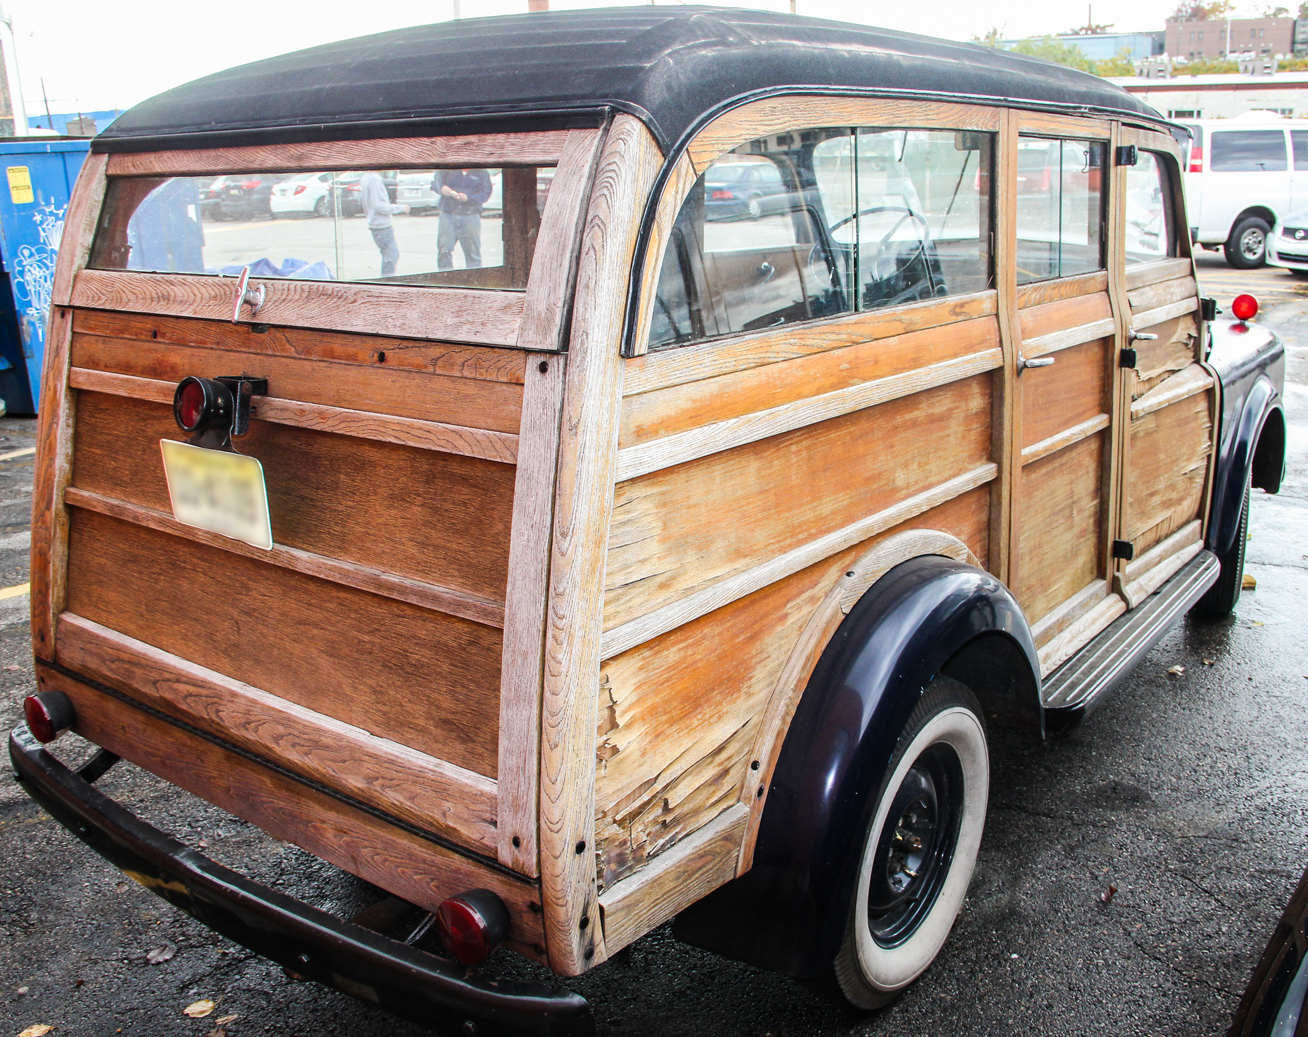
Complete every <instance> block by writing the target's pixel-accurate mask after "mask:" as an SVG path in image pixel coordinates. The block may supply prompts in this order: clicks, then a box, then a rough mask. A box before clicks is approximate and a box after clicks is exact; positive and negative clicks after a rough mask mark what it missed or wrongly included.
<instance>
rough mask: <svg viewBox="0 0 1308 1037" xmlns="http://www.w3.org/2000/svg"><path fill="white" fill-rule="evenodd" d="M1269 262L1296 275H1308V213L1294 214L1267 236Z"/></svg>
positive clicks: (1281, 220) (1283, 220)
mask: <svg viewBox="0 0 1308 1037" xmlns="http://www.w3.org/2000/svg"><path fill="white" fill-rule="evenodd" d="M1267 262H1268V263H1269V264H1271V265H1272V266H1283V267H1287V268H1289V269H1290V270H1292V271H1294V272H1295V273H1296V274H1299V275H1304V274H1308V211H1305V210H1300V211H1298V212H1292V213H1290V215H1288V216H1284V217H1282V218H1281V219H1280V220H1278V221H1277V223H1276V226H1275V227H1273V228H1272V232H1271V233H1270V234H1269V235H1267Z"/></svg>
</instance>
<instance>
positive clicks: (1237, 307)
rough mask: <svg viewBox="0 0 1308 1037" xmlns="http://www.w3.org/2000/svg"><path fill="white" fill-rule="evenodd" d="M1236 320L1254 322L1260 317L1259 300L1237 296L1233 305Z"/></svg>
mask: <svg viewBox="0 0 1308 1037" xmlns="http://www.w3.org/2000/svg"><path fill="white" fill-rule="evenodd" d="M1231 313H1232V314H1234V316H1235V319H1236V320H1253V319H1254V318H1255V317H1256V316H1258V300H1257V299H1255V298H1254V297H1253V296H1252V295H1237V296H1236V297H1235V299H1234V300H1233V301H1232V303H1231Z"/></svg>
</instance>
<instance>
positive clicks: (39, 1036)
mask: <svg viewBox="0 0 1308 1037" xmlns="http://www.w3.org/2000/svg"><path fill="white" fill-rule="evenodd" d="M53 1029H54V1027H53V1026H46V1025H45V1023H37V1024H36V1025H35V1026H29V1027H28V1028H27V1029H26V1030H24V1031H23V1032H22V1033H20V1034H19V1035H18V1037H45V1035H46V1034H47V1033H49V1032H50V1031H51V1030H53Z"/></svg>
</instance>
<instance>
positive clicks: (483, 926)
mask: <svg viewBox="0 0 1308 1037" xmlns="http://www.w3.org/2000/svg"><path fill="white" fill-rule="evenodd" d="M436 930H437V932H438V933H440V938H441V943H443V944H444V945H445V949H446V950H447V951H449V953H450V954H451V955H453V957H454V958H455V960H457V961H458V962H459V963H460V964H461V965H480V964H481V963H482V962H483V961H485V960H486V959H487V958H489V957H490V953H491V951H493V950H495V948H496V947H498V946H499V945H500V944H501V943H502V942H503V941H504V936H505V934H506V933H507V932H508V931H509V911H508V908H506V907H505V906H504V901H502V900H501V899H500V898H499V897H497V896H496V895H495V894H494V893H492V892H491V891H490V890H488V889H470V890H468V891H467V892H466V893H460V894H459V895H458V896H456V897H450V899H449V900H447V901H445V902H444V903H443V904H441V906H440V907H438V908H437V909H436Z"/></svg>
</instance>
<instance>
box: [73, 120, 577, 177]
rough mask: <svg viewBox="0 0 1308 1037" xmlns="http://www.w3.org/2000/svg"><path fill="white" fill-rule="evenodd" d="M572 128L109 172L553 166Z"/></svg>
mask: <svg viewBox="0 0 1308 1037" xmlns="http://www.w3.org/2000/svg"><path fill="white" fill-rule="evenodd" d="M569 132H576V131H568V130H541V131H535V132H531V133H494V134H477V135H468V136H456V137H396V138H391V139H386V140H337V141H305V142H299V143H285V144H277V145H275V146H274V145H265V144H254V145H247V146H245V147H236V148H202V149H196V150H194V151H150V152H143V153H141V154H117V155H111V156H110V157H109V175H110V176H183V175H187V174H191V175H202V174H206V173H213V174H215V175H217V174H219V173H253V172H266V173H276V172H288V173H295V172H310V171H317V170H323V171H329V172H330V171H335V170H346V169H389V168H391V167H392V166H410V167H418V168H426V167H428V166H470V165H471V166H488V165H490V166H493V165H496V164H497V163H503V164H505V165H515V166H531V165H547V166H552V165H554V164H555V163H556V162H558V161H559V160H560V157H561V156H562V155H563V153H564V149H565V148H566V146H567V141H568V133H569ZM591 132H593V131H591ZM93 157H96V156H93Z"/></svg>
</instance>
